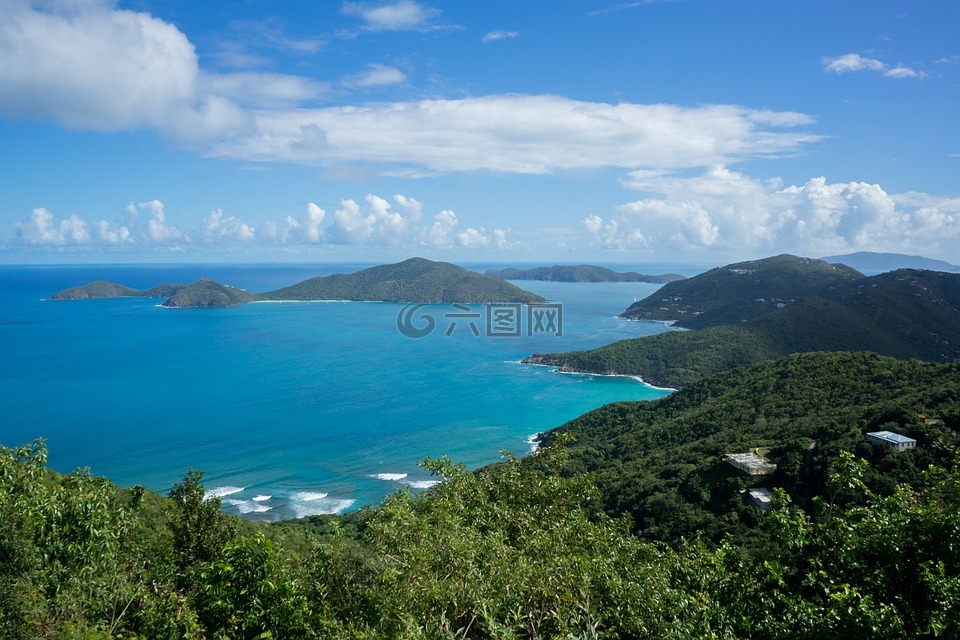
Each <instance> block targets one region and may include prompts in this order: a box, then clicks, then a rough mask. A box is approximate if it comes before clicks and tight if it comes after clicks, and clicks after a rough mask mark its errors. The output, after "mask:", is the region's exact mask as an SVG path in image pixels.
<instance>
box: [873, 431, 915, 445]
mask: <svg viewBox="0 0 960 640" xmlns="http://www.w3.org/2000/svg"><path fill="white" fill-rule="evenodd" d="M867 435H868V436H873V437H874V438H879V439H881V440H885V441H887V442H894V443H897V444H903V443H907V442H916V440H914V439H913V438H908V437H907V436H902V435H900V434H899V433H894V432H893V431H871V432H869V433H867Z"/></svg>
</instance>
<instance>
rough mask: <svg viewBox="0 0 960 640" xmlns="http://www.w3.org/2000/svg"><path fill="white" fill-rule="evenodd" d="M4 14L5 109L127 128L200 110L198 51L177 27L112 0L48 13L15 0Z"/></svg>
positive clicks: (1, 85)
mask: <svg viewBox="0 0 960 640" xmlns="http://www.w3.org/2000/svg"><path fill="white" fill-rule="evenodd" d="M4 13H5V14H6V15H5V16H4V19H3V20H2V21H0V59H2V60H3V64H2V65H0V112H2V113H4V114H6V115H9V116H14V117H51V118H53V119H55V120H57V121H59V122H61V123H62V124H64V125H66V126H68V127H71V128H83V129H94V130H121V129H130V128H134V127H139V126H144V125H146V126H156V127H161V128H162V127H166V126H168V125H169V124H170V118H171V114H177V113H179V112H181V111H184V110H189V109H191V108H193V100H194V98H195V96H196V81H197V75H198V66H197V55H196V52H195V51H194V47H193V45H192V44H191V43H190V42H189V40H187V38H186V36H184V34H183V33H181V32H180V31H179V30H177V29H176V28H175V27H174V26H173V25H170V24H168V23H166V22H163V21H162V20H159V19H157V18H154V17H151V16H150V15H148V14H145V13H136V12H133V11H125V10H116V9H113V8H112V6H111V5H109V4H107V3H105V2H104V3H101V2H82V3H73V4H70V5H58V6H57V9H56V10H51V11H41V10H37V9H35V8H34V7H33V6H32V5H31V4H30V3H29V2H26V1H23V0H12V1H8V2H5V3H4Z"/></svg>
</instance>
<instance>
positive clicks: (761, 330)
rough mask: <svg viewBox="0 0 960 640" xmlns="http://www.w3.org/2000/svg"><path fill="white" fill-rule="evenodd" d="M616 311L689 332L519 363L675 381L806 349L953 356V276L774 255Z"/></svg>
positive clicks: (957, 334) (958, 280) (956, 280)
mask: <svg viewBox="0 0 960 640" xmlns="http://www.w3.org/2000/svg"><path fill="white" fill-rule="evenodd" d="M754 296H756V297H754ZM623 316H624V317H630V318H635V319H642V320H660V321H670V322H675V323H676V324H677V325H680V326H683V327H687V328H691V329H694V330H692V331H682V332H680V331H671V332H667V333H662V334H658V335H655V336H649V337H645V338H635V339H632V340H623V341H620V342H616V343H613V344H610V345H606V346H604V347H600V348H598V349H592V350H589V351H575V352H569V353H551V354H543V353H537V354H534V355H532V356H530V357H528V358H526V359H525V360H524V362H526V363H528V364H543V365H549V366H554V367H558V368H559V369H561V370H563V371H575V372H585V373H602V374H621V375H637V376H641V377H642V378H643V379H644V380H646V381H647V382H650V383H651V384H655V385H658V386H664V387H673V388H677V387H681V386H684V385H688V384H690V383H692V382H695V381H697V380H700V379H701V378H703V377H705V376H708V375H711V374H714V373H718V372H721V371H726V370H728V369H732V368H734V367H738V366H741V365H745V364H750V363H754V362H761V361H765V360H772V359H775V358H781V357H784V356H786V355H789V354H792V353H800V352H808V351H873V352H876V353H879V354H883V355H887V356H892V357H895V358H901V359H910V358H920V359H923V360H928V361H933V362H954V361H958V360H960V274H952V273H944V272H937V271H923V270H911V269H901V270H897V271H892V272H889V273H883V274H880V275H876V276H872V277H866V276H863V275H862V274H859V272H857V271H855V270H853V269H851V268H849V267H846V266H844V265H831V264H828V263H826V262H823V261H821V260H811V259H809V258H798V257H796V256H776V257H773V258H767V259H764V260H757V261H752V262H741V263H737V264H732V265H728V266H726V267H721V268H719V269H714V270H711V271H708V272H706V273H703V274H700V275H698V276H695V277H693V278H690V279H689V280H684V281H682V282H674V283H671V284H668V285H665V286H663V287H662V288H661V289H659V290H658V291H657V292H656V293H654V294H653V295H651V296H649V297H648V298H646V299H644V300H642V301H640V302H638V303H635V304H633V305H631V306H630V308H628V309H627V310H626V311H625V312H624V313H623Z"/></svg>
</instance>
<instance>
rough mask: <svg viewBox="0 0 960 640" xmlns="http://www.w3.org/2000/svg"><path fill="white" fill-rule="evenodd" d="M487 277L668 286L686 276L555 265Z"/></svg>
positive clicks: (492, 272) (498, 271)
mask: <svg viewBox="0 0 960 640" xmlns="http://www.w3.org/2000/svg"><path fill="white" fill-rule="evenodd" d="M486 275H488V276H490V277H492V278H500V279H501V280H545V281H548V282H645V283H650V284H666V283H668V282H674V281H676V280H684V279H685V278H686V276H682V275H680V274H678V273H664V274H660V275H645V274H642V273H637V272H635V271H625V272H622V273H621V272H618V271H613V270H612V269H607V268H605V267H597V266H594V265H589V264H581V265H576V266H569V265H554V266H552V267H536V268H533V269H515V268H511V269H489V270H488V271H487V272H486Z"/></svg>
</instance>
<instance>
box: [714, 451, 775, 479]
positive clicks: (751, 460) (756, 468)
mask: <svg viewBox="0 0 960 640" xmlns="http://www.w3.org/2000/svg"><path fill="white" fill-rule="evenodd" d="M723 458H724V459H725V460H726V461H727V462H729V463H730V464H732V465H733V466H735V467H736V468H737V469H739V470H740V471H743V472H744V473H746V474H748V475H751V476H766V475H769V474H771V473H773V472H774V471H776V470H777V465H775V464H770V463H769V462H767V461H766V460H765V459H764V458H762V457H760V456H759V455H758V454H756V453H727V454H724V456H723Z"/></svg>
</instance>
